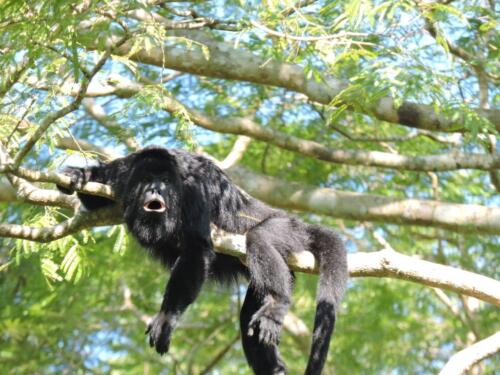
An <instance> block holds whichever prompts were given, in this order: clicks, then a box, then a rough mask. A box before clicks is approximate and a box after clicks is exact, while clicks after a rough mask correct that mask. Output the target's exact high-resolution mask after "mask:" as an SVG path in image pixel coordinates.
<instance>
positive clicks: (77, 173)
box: [57, 167, 89, 194]
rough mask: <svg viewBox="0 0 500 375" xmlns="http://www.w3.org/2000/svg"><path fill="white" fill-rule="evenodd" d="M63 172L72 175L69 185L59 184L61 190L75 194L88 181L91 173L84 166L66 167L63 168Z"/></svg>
mask: <svg viewBox="0 0 500 375" xmlns="http://www.w3.org/2000/svg"><path fill="white" fill-rule="evenodd" d="M62 173H63V174H64V175H66V176H68V177H71V183H70V186H69V187H64V186H61V185H57V188H58V189H59V191H60V192H62V193H64V194H73V193H74V192H75V190H80V189H81V188H82V187H83V185H85V184H86V183H87V182H88V179H89V173H87V172H86V171H85V169H84V168H78V167H66V168H64V169H63V171H62Z"/></svg>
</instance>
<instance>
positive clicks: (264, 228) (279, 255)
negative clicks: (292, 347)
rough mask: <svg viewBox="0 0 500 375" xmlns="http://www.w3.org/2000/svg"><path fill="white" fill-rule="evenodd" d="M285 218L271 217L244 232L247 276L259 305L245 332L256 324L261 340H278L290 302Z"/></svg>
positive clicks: (290, 276)
mask: <svg viewBox="0 0 500 375" xmlns="http://www.w3.org/2000/svg"><path fill="white" fill-rule="evenodd" d="M287 225H288V220H287V219H283V218H274V219H269V220H266V221H264V222H263V223H261V224H259V225H258V226H257V227H255V228H253V229H252V230H250V231H249V232H248V233H247V266H248V269H249V271H250V280H251V283H252V284H253V286H254V287H255V289H256V291H257V292H258V293H259V295H261V296H262V306H261V307H260V308H259V310H257V311H256V312H255V313H254V315H253V317H252V320H251V321H250V330H249V334H250V335H251V334H252V330H255V328H256V327H257V326H258V327H259V335H258V337H259V339H260V341H262V342H263V343H275V344H277V343H278V342H279V337H280V334H281V327H282V324H283V319H284V317H285V315H286V313H287V311H288V307H289V305H290V299H291V292H292V275H291V273H290V270H289V269H288V266H287V264H286V262H285V260H284V256H283V254H286V246H287V245H286V238H283V237H286V233H287V232H286V229H287Z"/></svg>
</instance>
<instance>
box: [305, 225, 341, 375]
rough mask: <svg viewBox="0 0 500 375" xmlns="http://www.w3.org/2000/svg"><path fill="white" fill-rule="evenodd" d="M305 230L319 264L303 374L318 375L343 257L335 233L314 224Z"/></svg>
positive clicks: (332, 320)
mask: <svg viewBox="0 0 500 375" xmlns="http://www.w3.org/2000/svg"><path fill="white" fill-rule="evenodd" d="M309 231H310V234H311V237H312V243H311V252H313V253H314V255H315V257H316V259H317V260H318V261H319V282H318V290H317V296H316V300H317V306H316V315H315V317H314V330H313V338H312V345H311V353H310V355H309V361H308V363H307V368H306V371H305V375H319V374H321V371H322V369H323V366H324V365H325V361H326V357H327V354H328V347H329V345H330V338H331V336H332V333H333V330H334V328H335V319H336V309H337V308H338V307H339V304H340V301H341V299H342V296H343V294H344V289H345V287H346V283H347V277H348V271H347V254H346V250H345V247H344V243H343V241H342V239H341V238H340V236H339V235H338V234H337V233H335V232H333V231H331V230H329V229H327V228H324V227H321V226H318V225H311V226H310V227H309Z"/></svg>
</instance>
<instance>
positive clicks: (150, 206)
mask: <svg viewBox="0 0 500 375" xmlns="http://www.w3.org/2000/svg"><path fill="white" fill-rule="evenodd" d="M166 209H167V206H166V205H165V201H164V200H163V199H162V198H154V199H151V200H148V201H147V202H146V203H144V211H148V212H164V211H165V210H166Z"/></svg>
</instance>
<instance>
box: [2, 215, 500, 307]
mask: <svg viewBox="0 0 500 375" xmlns="http://www.w3.org/2000/svg"><path fill="white" fill-rule="evenodd" d="M121 221H122V220H121V215H120V213H119V210H118V209H117V207H112V208H107V209H102V210H97V211H91V212H82V211H80V212H79V213H78V214H77V215H76V216H75V217H73V218H72V219H69V220H67V221H65V222H63V223H61V224H58V225H56V226H53V227H46V228H34V227H28V226H23V225H15V224H0V237H12V238H22V239H27V240H31V241H37V242H49V241H52V240H55V239H58V238H61V237H64V236H66V235H69V234H72V233H75V232H77V231H79V230H82V229H84V228H91V227H94V226H100V225H112V224H118V223H120V222H121ZM212 239H213V243H214V246H215V247H216V248H217V251H219V252H221V253H224V254H228V255H231V256H236V257H239V258H242V259H244V257H245V254H246V245H245V243H246V239H245V236H244V235H233V234H228V233H224V232H222V231H218V230H215V229H214V231H213V232H212ZM288 264H289V265H290V268H291V269H292V270H294V271H299V272H306V273H316V272H317V264H316V261H315V259H314V256H313V255H312V254H311V253H309V252H301V253H297V254H296V255H294V256H291V257H290V258H289V259H288ZM348 264H349V273H350V275H351V276H354V277H364V276H370V277H390V278H396V279H402V280H408V281H413V282H416V283H420V284H423V285H428V286H432V287H438V288H443V289H447V290H451V291H454V292H457V293H462V294H466V295H469V296H472V297H475V298H478V299H480V300H483V301H486V302H489V303H492V304H494V305H497V306H500V282H498V281H496V280H494V279H490V278H488V277H485V276H481V275H478V274H475V273H472V272H468V271H463V270H459V269H456V268H453V267H449V266H443V265H439V264H435V263H431V262H428V261H425V260H421V259H418V258H415V257H409V256H406V255H402V254H399V253H397V252H395V251H393V250H382V251H378V252H374V253H356V254H350V255H349V258H348Z"/></svg>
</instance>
